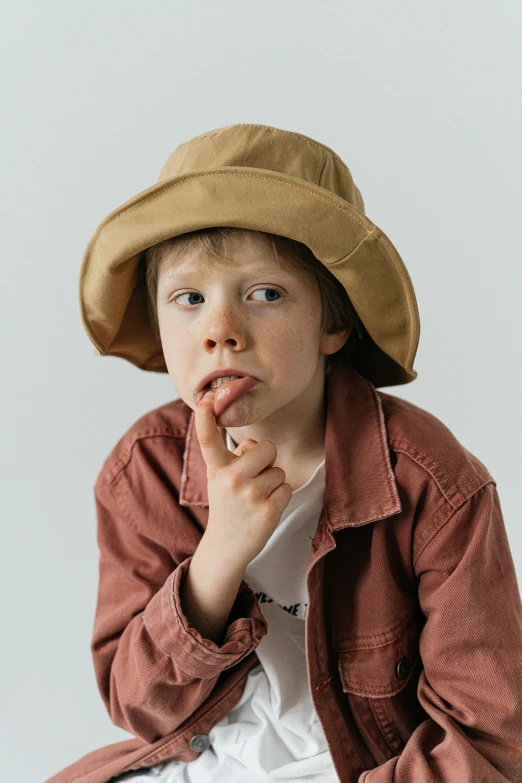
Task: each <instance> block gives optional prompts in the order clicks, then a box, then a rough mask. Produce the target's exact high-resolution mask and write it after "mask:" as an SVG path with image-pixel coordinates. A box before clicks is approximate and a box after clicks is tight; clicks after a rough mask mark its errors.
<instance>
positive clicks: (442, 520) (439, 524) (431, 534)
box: [413, 476, 496, 567]
mask: <svg viewBox="0 0 522 783" xmlns="http://www.w3.org/2000/svg"><path fill="white" fill-rule="evenodd" d="M488 484H493V486H494V487H496V482H495V479H494V478H493V477H492V476H489V477H487V478H486V479H485V480H484V482H483V483H482V484H480V485H478V486H477V488H476V489H475V490H474V491H473V492H471V493H470V494H469V495H468V496H467V497H466V498H465V499H464V500H463V501H462V503H460V504H459V505H458V506H455V507H453V508H452V509H451V511H450V513H449V514H447V515H443V514H442V513H441V511H442V509H441V510H439V513H438V514H436V515H435V517H434V520H435V522H436V524H433V520H432V524H431V525H430V527H429V531H428V532H427V534H426V536H425V540H424V541H423V542H422V544H421V546H420V548H419V551H418V552H417V554H416V555H414V558H413V566H414V567H415V565H416V563H417V560H418V559H419V557H420V556H421V555H422V553H423V552H424V550H425V549H426V547H427V546H428V545H429V544H430V543H431V542H432V541H433V539H434V538H435V536H437V535H438V534H439V533H440V531H441V530H442V528H443V527H444V525H446V524H447V523H448V522H449V521H450V519H451V518H452V517H453V516H454V515H455V514H456V513H457V511H459V510H460V509H461V508H462V507H463V506H465V505H466V504H467V503H470V502H471V500H472V498H473V497H474V496H475V495H477V494H478V493H479V492H480V491H482V490H483V489H485V487H487V486H488Z"/></svg>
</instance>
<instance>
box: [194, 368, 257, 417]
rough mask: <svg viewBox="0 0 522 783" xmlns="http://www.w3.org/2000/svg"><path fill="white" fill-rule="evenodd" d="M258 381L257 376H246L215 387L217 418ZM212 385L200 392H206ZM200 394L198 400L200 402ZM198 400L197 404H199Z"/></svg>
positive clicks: (215, 411)
mask: <svg viewBox="0 0 522 783" xmlns="http://www.w3.org/2000/svg"><path fill="white" fill-rule="evenodd" d="M256 383H257V380H256V379H255V378H251V377H249V376H246V377H244V378H237V379H236V380H234V381H227V382H226V383H222V384H221V386H218V387H217V388H215V389H213V391H214V416H216V418H217V417H218V416H220V415H221V414H222V413H223V411H224V410H225V409H226V408H228V406H229V405H231V404H232V403H233V402H234V401H235V400H237V398H238V397H240V396H241V395H242V394H244V393H245V392H247V391H250V389H252V388H253V387H254V386H255V385H256ZM209 388H210V386H208V387H205V388H204V389H203V391H202V392H200V394H201V395H202V394H205V393H206V392H207V391H208V389H209ZM199 399H200V397H199V395H198V400H197V402H199ZM197 402H196V404H197Z"/></svg>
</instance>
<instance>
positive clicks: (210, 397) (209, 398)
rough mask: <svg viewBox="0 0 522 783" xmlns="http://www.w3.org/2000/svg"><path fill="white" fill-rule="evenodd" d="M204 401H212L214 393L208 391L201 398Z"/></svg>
mask: <svg viewBox="0 0 522 783" xmlns="http://www.w3.org/2000/svg"><path fill="white" fill-rule="evenodd" d="M203 399H204V400H213V399H214V392H213V391H208V392H207V393H206V394H205V396H204V397H203Z"/></svg>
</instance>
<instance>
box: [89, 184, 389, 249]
mask: <svg viewBox="0 0 522 783" xmlns="http://www.w3.org/2000/svg"><path fill="white" fill-rule="evenodd" d="M198 177H200V178H202V177H249V178H250V179H268V180H271V181H275V182H279V183H280V184H281V185H284V186H287V187H290V188H295V189H296V190H306V191H308V192H309V193H310V195H312V196H315V197H316V198H318V199H321V201H325V202H326V203H327V204H330V205H331V204H332V200H331V199H330V198H327V197H326V196H323V195H321V194H320V193H315V191H313V190H311V189H310V188H308V187H307V186H306V185H297V184H296V183H294V182H285V180H277V178H275V177H266V176H260V175H259V174H243V172H239V171H237V172H236V171H222V172H220V173H218V174H215V173H211V174H190V175H188V176H186V177H183V178H182V179H179V180H178V181H177V182H172V183H171V184H170V185H166V186H165V187H164V188H162V189H160V190H156V191H155V192H154V193H151V194H150V196H146V197H145V198H143V199H140V201H138V202H137V203H136V204H132V205H131V206H130V207H127V208H126V209H124V210H123V211H122V212H118V214H116V215H114V216H113V217H112V218H111V219H110V220H108V221H107V222H106V223H104V224H103V225H102V226H101V228H104V227H105V226H108V225H109V224H110V223H112V222H113V221H114V220H117V219H118V218H120V217H121V216H122V215H124V214H125V213H126V212H130V211H131V210H133V209H137V208H138V207H140V206H141V205H142V204H144V203H145V202H146V201H149V200H150V199H151V198H155V196H157V195H159V194H160V193H164V192H165V191H167V190H170V189H171V188H175V187H176V186H177V185H180V184H181V183H182V182H188V181H189V180H191V179H197V178H198ZM317 187H320V186H319V185H318V186H317ZM332 195H333V196H334V197H335V198H339V199H340V198H341V196H335V194H332ZM342 200H343V201H344V199H342ZM346 204H347V206H349V207H351V208H352V209H354V210H355V209H356V207H353V206H352V205H351V204H349V203H348V202H346ZM333 206H334V207H336V208H337V209H341V210H343V211H345V212H349V211H350V210H349V209H347V207H346V206H345V205H344V204H336V203H335V202H333ZM352 218H353V220H354V221H355V222H356V223H358V225H359V226H360V227H361V228H362V229H364V231H366V233H367V234H371V232H372V231H373V230H374V229H373V228H372V229H371V230H370V229H368V228H366V226H365V225H363V224H362V223H361V221H360V220H358V219H357V217H356V216H355V215H353V216H352ZM377 240H378V241H379V242H380V241H381V240H380V239H379V237H377Z"/></svg>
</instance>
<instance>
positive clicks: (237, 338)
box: [203, 309, 246, 350]
mask: <svg viewBox="0 0 522 783" xmlns="http://www.w3.org/2000/svg"><path fill="white" fill-rule="evenodd" d="M203 342H204V346H205V348H206V349H207V350H211V349H214V348H215V347H216V346H220V345H222V346H228V347H233V348H235V349H238V350H243V349H244V348H245V345H246V335H245V330H244V329H243V328H242V326H241V325H240V324H239V323H238V320H237V318H234V317H233V315H232V313H231V312H230V310H226V309H221V310H219V311H217V310H216V311H215V312H214V313H213V314H212V316H211V317H210V318H209V320H208V322H207V324H206V326H205V331H204V338H203Z"/></svg>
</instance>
